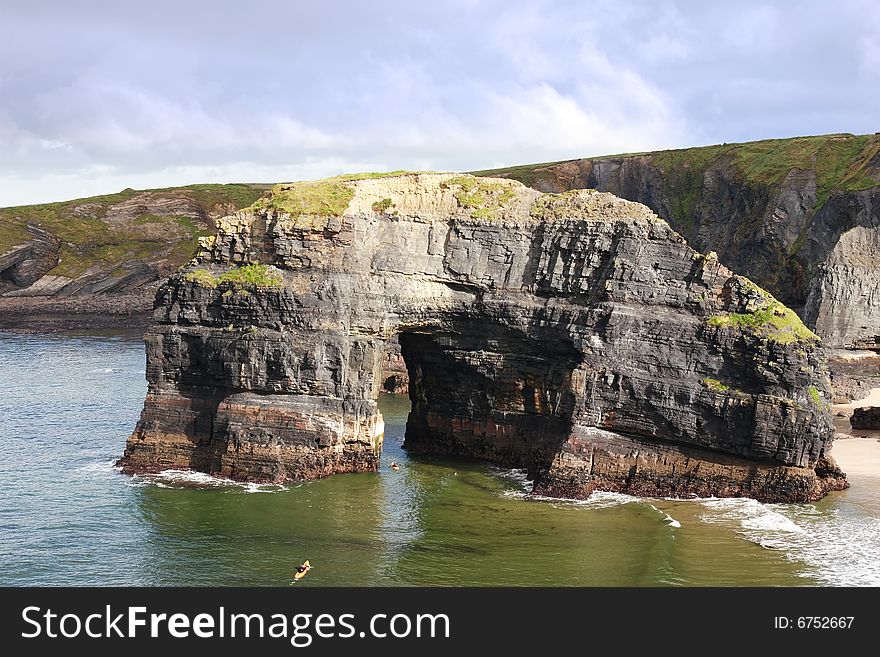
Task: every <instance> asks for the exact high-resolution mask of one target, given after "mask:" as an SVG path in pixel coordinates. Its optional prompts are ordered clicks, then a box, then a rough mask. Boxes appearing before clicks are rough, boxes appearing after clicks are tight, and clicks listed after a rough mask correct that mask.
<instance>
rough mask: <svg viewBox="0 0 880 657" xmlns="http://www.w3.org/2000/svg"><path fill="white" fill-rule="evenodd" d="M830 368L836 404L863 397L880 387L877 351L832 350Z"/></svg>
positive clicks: (829, 359) (879, 356)
mask: <svg viewBox="0 0 880 657" xmlns="http://www.w3.org/2000/svg"><path fill="white" fill-rule="evenodd" d="M828 369H829V371H830V374H831V388H832V390H833V391H834V398H833V399H832V402H833V403H835V404H845V403H847V402H849V401H851V400H855V399H863V398H865V397H867V396H868V395H869V394H870V392H871V390H872V389H874V388H880V354H878V353H877V352H875V351H850V350H835V351H831V352H830V353H829V355H828Z"/></svg>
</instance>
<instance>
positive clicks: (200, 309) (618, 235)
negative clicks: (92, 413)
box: [120, 174, 846, 501]
mask: <svg viewBox="0 0 880 657" xmlns="http://www.w3.org/2000/svg"><path fill="white" fill-rule="evenodd" d="M218 224H219V225H218V231H217V235H216V237H213V238H208V239H204V240H203V243H202V249H201V251H200V253H199V255H198V257H197V258H196V260H195V261H193V263H191V264H190V265H189V266H187V267H185V268H184V269H182V270H181V271H179V272H178V273H177V274H175V275H174V276H173V277H172V278H171V279H170V280H169V281H168V282H167V283H166V284H165V285H164V286H163V287H162V288H161V290H160V293H159V295H158V297H157V307H156V315H155V319H156V324H155V326H154V328H153V329H152V330H151V331H150V333H149V334H148V335H147V338H146V340H147V377H148V380H149V390H148V394H147V398H146V401H145V405H144V411H143V413H142V416H141V419H140V422H139V424H138V427H137V429H136V430H135V432H134V434H133V435H132V436H131V437H130V438H129V441H128V444H127V447H126V451H125V455H124V457H123V458H122V460H121V462H120V463H121V464H122V466H123V467H124V469H125V470H126V471H128V472H145V471H156V470H161V469H164V468H172V467H174V468H180V467H183V468H194V469H197V470H203V471H207V472H212V473H217V474H220V475H222V476H227V477H232V478H236V479H245V480H262V481H283V480H290V479H302V478H311V477H318V476H324V475H329V474H332V473H336V472H353V471H369V470H375V469H376V468H377V465H378V459H379V453H380V450H381V441H382V433H383V430H382V418H381V415H380V413H379V411H378V408H377V406H376V402H375V399H376V397H377V395H378V393H379V391H380V389H381V387H382V384H383V381H382V376H381V372H382V367H383V362H384V361H385V360H386V354H387V351H388V348H389V346H388V345H389V343H390V342H391V341H392V340H394V339H395V338H397V339H398V340H399V343H400V348H401V353H402V356H403V359H404V361H405V363H406V367H407V370H408V374H409V395H410V399H411V400H412V411H411V413H410V417H409V421H408V425H407V437H406V445H407V447H408V448H410V449H413V450H421V451H426V452H433V453H441V454H453V455H457V456H466V457H474V458H479V459H484V460H487V461H491V462H495V463H498V464H502V465H505V466H512V467H522V468H526V469H527V470H528V471H529V474H530V476H531V477H532V478H534V481H535V489H536V491H537V492H541V493H544V494H549V495H556V496H568V497H585V496H587V495H589V494H590V493H591V492H592V491H593V490H594V489H602V490H613V491H623V492H629V493H634V494H640V495H670V496H686V495H693V494H696V495H715V496H737V495H747V496H750V497H754V498H757V499H760V500H779V501H781V500H785V501H807V500H815V499H818V498H819V497H821V496H823V495H824V494H825V493H826V492H828V491H829V490H836V489H840V488H843V487H845V486H846V482H845V478H844V475H843V473H841V472H840V471H839V470H838V469H837V468H836V466H835V465H834V463H833V460H832V459H831V458H830V456H829V453H828V452H829V450H830V447H831V442H832V439H833V428H832V423H831V418H830V415H829V412H828V400H829V399H830V396H831V391H830V386H829V382H828V375H827V367H826V364H825V361H824V356H823V354H822V350H821V348H820V346H819V343H818V339H817V338H816V337H815V336H814V335H813V334H812V333H811V332H810V331H809V330H807V329H806V328H805V327H804V326H803V324H802V323H801V322H800V320H799V319H798V318H797V317H796V315H795V314H794V313H793V312H792V311H791V310H789V309H787V308H785V307H784V306H782V305H781V304H780V303H778V302H777V301H776V300H775V299H773V297H771V296H770V295H769V294H768V293H766V292H764V291H763V290H762V289H760V288H758V287H757V286H755V285H754V284H752V283H751V282H750V281H748V280H747V279H745V278H742V277H740V276H736V275H734V274H733V273H732V272H730V271H729V270H727V269H726V268H725V267H723V266H722V265H720V264H719V263H718V260H717V258H715V257H714V255H713V254H709V255H708V256H703V255H701V254H699V253H697V252H695V251H694V250H693V249H691V248H690V247H688V246H687V244H686V243H685V240H684V239H683V238H682V237H681V236H680V235H678V234H677V233H675V232H674V231H673V230H672V229H671V228H670V227H669V225H668V224H667V223H666V222H665V221H663V220H662V219H660V218H658V217H657V216H656V215H654V213H653V212H651V211H650V210H649V209H648V208H646V207H645V206H642V205H639V204H637V203H631V202H628V201H624V200H622V199H619V198H617V197H614V196H612V195H611V194H607V193H599V192H592V191H586V190H579V191H573V192H568V193H565V194H558V195H557V194H542V193H540V192H538V191H535V190H533V189H529V188H527V187H524V186H523V185H521V184H520V183H518V182H516V181H512V180H502V179H485V178H480V179H478V178H473V177H471V176H456V175H451V174H413V175H400V176H393V177H375V178H374V177H365V178H363V179H360V178H357V177H348V178H346V177H343V178H337V179H330V180H325V181H317V182H312V183H297V184H293V185H281V186H277V187H276V188H275V189H274V190H273V192H272V194H271V195H270V196H268V197H266V198H265V199H262V200H261V201H258V202H257V203H256V204H255V205H254V206H252V207H251V208H249V209H248V210H245V211H241V212H238V213H236V214H234V215H231V216H229V217H226V218H225V219H222V220H220V221H219V222H218Z"/></svg>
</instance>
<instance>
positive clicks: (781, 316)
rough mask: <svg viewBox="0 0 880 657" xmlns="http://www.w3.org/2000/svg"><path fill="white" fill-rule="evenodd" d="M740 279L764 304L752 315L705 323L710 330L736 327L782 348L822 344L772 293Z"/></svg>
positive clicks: (714, 318)
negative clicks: (802, 344) (793, 345)
mask: <svg viewBox="0 0 880 657" xmlns="http://www.w3.org/2000/svg"><path fill="white" fill-rule="evenodd" d="M737 278H738V279H739V280H740V282H741V284H742V285H744V286H745V287H747V288H749V289H751V290H753V291H755V292H757V293H758V295H760V297H763V301H762V302H761V303H760V305H759V306H758V307H757V308H756V309H755V310H754V311H753V312H748V313H722V314H718V315H712V316H711V317H709V318H708V319H707V320H706V323H707V324H709V326H717V327H721V328H729V327H736V328H739V329H740V330H742V331H746V332H749V333H753V334H755V335H759V336H761V337H764V338H766V339H768V340H770V341H771V342H776V343H779V344H791V343H792V342H809V341H818V340H819V336H818V335H816V334H815V333H813V332H812V331H811V330H810V329H808V328H807V327H806V326H805V325H804V323H803V322H802V321H801V318H800V317H798V316H797V313H795V312H794V311H793V310H792V309H791V308H788V307H787V306H785V305H783V304H782V303H780V302H779V301H777V300H776V299H774V298H773V296H772V295H771V294H770V293H769V292H767V291H766V290H764V289H763V288H761V287H760V286H758V285H756V284H755V283H753V282H752V281H750V280H748V279H747V278H744V277H741V276H740V277H737Z"/></svg>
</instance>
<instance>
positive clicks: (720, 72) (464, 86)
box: [0, 0, 880, 206]
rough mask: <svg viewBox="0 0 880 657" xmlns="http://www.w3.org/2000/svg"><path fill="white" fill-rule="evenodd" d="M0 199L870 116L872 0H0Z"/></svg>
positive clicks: (874, 99) (740, 136)
mask: <svg viewBox="0 0 880 657" xmlns="http://www.w3.org/2000/svg"><path fill="white" fill-rule="evenodd" d="M0 25H2V32H3V38H2V39H0V206H8V205H16V204H22V203H33V202H43V201H50V200H61V199H66V198H74V197H80V196H88V195H92V194H98V193H105V192H113V191H118V190H120V189H122V188H124V187H135V188H145V187H156V186H166V185H176V184H187V183H194V182H234V181H278V180H297V179H306V178H315V177H321V176H326V175H335V174H337V173H341V172H351V171H364V170H371V171H372V170H388V169H400V168H404V169H438V170H468V169H475V168H486V167H492V166H500V165H505V164H516V163H528V162H540V161H548V160H559V159H566V158H572V157H581V156H589V155H600V154H607V153H617V152H626V151H640V150H652V149H658V148H669V147H679V146H691V145H701V144H711V143H719V142H724V141H727V142H731V141H745V140H751V139H761V138H766V137H783V136H793V135H804V134H822V133H829V132H853V133H866V132H875V131H877V130H880V121H878V117H880V91H878V89H880V4H878V3H877V2H876V1H875V0H864V1H861V0H835V1H834V2H825V1H822V2H797V3H796V2H782V1H780V2H776V3H773V2H752V1H751V0H737V1H736V2H724V3H721V2H719V3H708V2H704V1H692V2H685V1H679V2H672V1H664V2H655V1H650V0H643V1H637V0H632V1H621V0H615V1H613V2H589V1H580V2H578V1H571V2H565V1H560V0H556V1H547V2H541V1H537V0H536V1H526V0H499V1H495V0H442V2H441V1H438V2H413V1H412V0H402V1H397V0H389V1H385V2H383V1H374V2H360V1H354V0H351V1H349V2H343V1H337V0H312V1H310V2H305V1H300V0H247V1H246V2H242V1H240V0H239V1H236V2H225V1H222V0H212V1H207V0H206V1H198V0H190V1H185V0H174V1H166V0H150V1H149V2H147V1H142V2H122V1H121V0H112V1H105V2H99V1H94V2H89V1H85V0H68V1H67V2H60V1H59V2H43V1H39V0H0Z"/></svg>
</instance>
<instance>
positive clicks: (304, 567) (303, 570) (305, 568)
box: [293, 559, 312, 582]
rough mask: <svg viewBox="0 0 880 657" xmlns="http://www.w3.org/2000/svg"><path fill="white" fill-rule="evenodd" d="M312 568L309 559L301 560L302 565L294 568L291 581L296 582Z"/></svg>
mask: <svg viewBox="0 0 880 657" xmlns="http://www.w3.org/2000/svg"><path fill="white" fill-rule="evenodd" d="M311 569H312V564H310V563H309V560H308V559H306V560H305V561H303V562H302V565H301V566H300V567H299V568H297V569H296V572H295V573H294V574H293V581H294V582H298V581H299V580H301V579H302V578H303V577H305V576H306V573H307V572H309V571H310V570H311Z"/></svg>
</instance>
